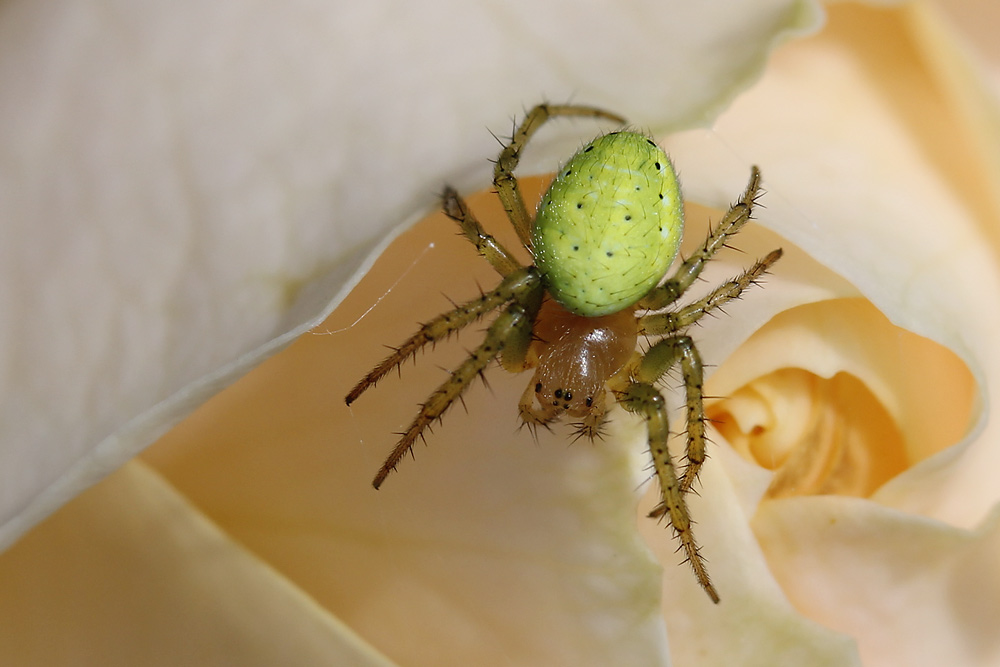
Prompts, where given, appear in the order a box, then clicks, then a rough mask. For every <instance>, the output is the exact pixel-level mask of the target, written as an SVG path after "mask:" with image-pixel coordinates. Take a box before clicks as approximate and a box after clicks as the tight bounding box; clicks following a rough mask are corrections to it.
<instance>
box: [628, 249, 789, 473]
mask: <svg viewBox="0 0 1000 667" xmlns="http://www.w3.org/2000/svg"><path fill="white" fill-rule="evenodd" d="M781 254H782V251H781V249H780V248H778V249H777V250H772V251H771V252H770V253H768V255H767V256H766V257H764V258H763V259H761V260H758V261H757V262H756V263H755V264H754V265H753V266H751V267H750V268H749V269H747V270H746V271H744V272H743V273H741V274H740V275H738V276H736V277H735V278H733V279H732V280H728V281H726V282H725V283H723V284H722V285H720V286H718V287H717V288H715V289H714V290H712V291H711V292H709V293H708V294H707V295H706V296H704V297H703V298H701V299H698V300H697V301H695V302H694V303H691V304H689V305H687V306H685V307H683V308H681V309H680V310H678V311H676V312H672V313H653V314H650V315H644V316H642V317H640V318H639V334H640V335H644V336H664V335H666V336H669V335H672V334H675V333H676V332H678V331H681V330H683V329H686V328H687V327H689V326H691V325H692V324H694V323H695V322H697V321H698V320H699V319H701V318H702V317H704V316H705V315H706V314H707V313H710V312H711V311H713V310H715V309H716V308H719V307H720V306H722V305H723V304H725V303H727V302H729V301H732V300H733V299H736V298H739V296H740V294H742V293H743V290H745V289H746V288H748V287H749V286H750V285H753V284H755V283H756V282H757V280H758V279H759V278H760V277H761V276H762V275H764V273H765V272H766V271H767V270H768V269H769V268H770V267H771V265H772V264H774V263H775V262H777V261H778V259H780V258H781ZM683 339H686V340H687V341H690V340H691V339H690V338H687V337H686V336H685V337H683ZM677 340H682V338H679V337H674V338H666V339H663V340H661V341H659V342H657V343H656V344H655V345H653V347H651V348H650V349H649V351H648V352H647V353H646V354H645V355H644V356H643V358H642V362H641V363H642V365H643V367H645V365H646V364H650V366H649V368H650V371H652V369H653V368H654V366H652V364H655V363H666V365H665V366H664V367H663V368H662V370H661V371H660V372H659V373H657V374H656V377H655V379H654V380H651V381H654V382H655V381H656V380H658V379H659V378H660V377H661V376H662V375H663V374H664V373H666V372H667V371H668V370H669V369H670V367H671V366H673V365H674V363H676V357H669V358H664V359H661V360H660V361H659V362H657V360H656V356H655V355H654V351H657V350H658V349H659V348H660V347H661V346H662V345H664V344H669V345H674V343H672V342H671V341H677ZM659 354H661V353H660V352H656V355H659ZM685 355H687V356H682V357H681V373H682V375H683V378H684V386H685V387H686V388H687V399H686V403H687V406H686V407H687V447H686V454H685V455H686V457H687V461H688V462H687V466H686V467H685V468H684V475H683V477H682V478H681V491H684V492H687V491H688V490H690V489H691V486H692V485H693V484H694V481H695V480H696V479H697V478H698V472H699V471H700V470H701V466H702V465H703V464H704V463H705V458H706V456H707V454H706V451H705V406H704V399H703V396H702V390H701V385H702V367H701V358H700V356H699V355H698V350H697V348H696V347H695V346H694V344H693V343H690V352H686V353H685ZM689 357H690V358H689ZM694 386H697V391H695V390H694V389H693V387H694Z"/></svg>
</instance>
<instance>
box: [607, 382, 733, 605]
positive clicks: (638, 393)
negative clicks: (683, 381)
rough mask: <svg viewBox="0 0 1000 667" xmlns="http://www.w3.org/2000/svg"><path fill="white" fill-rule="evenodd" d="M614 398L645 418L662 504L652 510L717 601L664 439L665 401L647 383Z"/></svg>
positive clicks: (666, 425)
mask: <svg viewBox="0 0 1000 667" xmlns="http://www.w3.org/2000/svg"><path fill="white" fill-rule="evenodd" d="M616 398H617V399H618V402H619V403H621V405H622V407H624V408H625V409H626V410H628V411H629V412H634V413H636V414H639V415H641V416H642V417H643V418H644V419H645V420H646V429H647V431H648V433H649V451H650V454H651V455H652V457H653V466H654V468H655V469H656V477H657V479H658V480H659V482H660V493H661V497H662V500H661V503H660V505H659V506H658V507H657V510H655V511H654V514H657V515H666V516H668V517H669V518H670V525H671V526H672V527H673V529H674V532H675V534H676V535H677V538H678V539H679V540H680V542H681V547H682V548H683V549H684V554H685V556H686V557H687V560H688V562H690V563H691V567H692V568H693V569H694V574H695V577H696V578H697V579H698V583H699V584H701V587H702V588H703V589H705V592H706V593H707V594H708V597H709V598H711V600H712V602H716V603H718V601H719V594H718V593H717V592H716V590H715V587H714V586H712V581H711V579H709V576H708V569H707V568H706V567H705V560H704V558H703V557H702V555H701V552H700V550H699V548H698V545H697V543H696V542H695V540H694V534H693V533H692V530H691V514H690V512H689V511H688V507H687V503H686V502H685V500H684V492H683V490H682V489H681V483H680V481H679V480H678V479H677V471H676V469H675V468H674V463H673V460H672V459H671V457H670V450H669V449H668V448H667V438H668V436H669V434H670V428H669V423H668V420H667V409H666V402H665V401H664V399H663V396H662V394H660V392H659V391H657V389H656V388H655V387H654V386H653V385H652V384H649V383H648V382H641V381H640V382H632V383H631V384H629V385H628V386H626V387H625V388H624V389H623V390H621V391H619V392H616Z"/></svg>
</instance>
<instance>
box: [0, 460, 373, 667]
mask: <svg viewBox="0 0 1000 667" xmlns="http://www.w3.org/2000/svg"><path fill="white" fill-rule="evenodd" d="M0 587H2V588H3V591H4V595H3V604H2V605H0V623H2V624H3V627H4V641H3V650H2V655H3V662H4V664H7V665H58V664H61V665H78V664H83V663H86V664H105V665H107V664H116V665H151V664H155V665H177V664H198V665H208V664H217V665H224V664H228V665H234V664H237V665H262V666H263V665H278V664H283V665H289V664H294V665H319V664H340V665H359V666H361V665H365V666H367V665H372V666H374V665H388V664H390V663H389V661H388V660H386V659H385V658H384V657H382V656H380V655H379V654H378V653H376V652H375V651H374V650H372V649H371V648H370V647H367V646H365V645H364V644H363V643H362V642H361V641H360V640H359V639H358V638H357V637H356V636H355V635H353V633H351V632H350V631H349V630H348V629H347V628H346V627H345V626H344V625H343V624H342V623H341V622H339V621H338V620H337V619H335V618H333V617H332V616H330V614H329V613H328V612H326V611H325V610H323V609H322V608H321V607H319V606H318V605H316V603H315V602H314V601H313V600H311V599H309V597H308V596H306V595H304V594H303V593H302V591H301V590H299V589H298V588H296V587H295V586H294V585H292V584H291V583H290V582H289V581H288V580H287V579H285V578H284V577H282V576H281V575H280V574H278V573H277V572H275V571H274V570H273V569H272V568H270V567H269V566H268V565H267V564H265V563H263V562H261V561H260V560H258V559H257V558H255V557H254V556H253V555H252V554H249V553H247V551H246V550H245V549H244V547H243V546H241V545H240V544H238V543H237V542H234V541H233V540H232V539H231V538H230V537H229V536H227V535H224V534H223V533H220V532H219V530H218V528H217V527H216V526H214V525H212V524H211V523H210V522H208V521H206V520H205V518H204V517H203V516H202V515H201V514H200V513H199V512H198V511H197V510H196V509H195V508H194V507H193V506H192V505H191V504H190V503H188V502H187V501H185V500H184V499H183V498H181V497H179V496H178V495H177V492H176V491H175V490H174V489H172V488H171V487H170V486H169V485H167V484H165V483H164V482H163V480H162V479H159V477H158V476H157V475H156V473H154V472H152V471H150V470H149V469H148V468H147V467H146V466H144V465H143V464H141V463H136V462H133V463H130V464H128V465H127V466H125V467H124V468H123V469H122V470H120V471H118V472H117V473H115V474H114V475H112V476H111V477H110V478H109V479H108V480H107V481H105V483H103V484H101V485H100V486H98V487H96V488H94V489H92V490H90V491H88V492H87V493H85V494H83V495H82V496H80V498H78V499H77V500H76V501H75V502H73V503H72V504H70V505H69V506H68V507H66V509H65V510H64V511H62V512H59V513H58V514H56V515H55V516H54V517H52V519H51V520H50V521H47V522H46V523H45V524H44V525H43V526H41V527H40V528H39V530H36V531H34V532H32V533H31V535H30V536H28V537H26V538H25V539H24V540H22V541H21V542H19V543H18V544H17V545H16V546H14V547H13V548H12V549H10V550H9V551H8V552H6V553H4V554H3V555H0ZM42 638H44V640H42Z"/></svg>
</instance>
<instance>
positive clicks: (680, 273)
mask: <svg viewBox="0 0 1000 667" xmlns="http://www.w3.org/2000/svg"><path fill="white" fill-rule="evenodd" d="M760 192H761V189H760V169H758V168H757V167H756V166H754V167H751V169H750V181H749V182H748V183H747V187H746V190H744V191H743V194H742V195H740V198H739V199H738V200H737V201H736V203H735V204H733V205H732V206H731V207H730V209H729V211H728V212H727V213H726V214H725V215H724V216H723V217H722V220H720V221H719V224H717V225H716V226H715V228H714V229H713V230H712V231H711V233H710V234H709V235H708V238H706V239H705V242H704V243H703V244H702V246H701V247H700V248H698V250H696V251H695V253H694V254H693V255H691V256H690V257H688V258H687V259H686V260H684V263H682V264H681V266H680V268H679V269H677V271H676V273H674V275H673V276H671V277H670V279H669V280H667V281H665V282H664V283H663V284H661V285H660V286H659V287H657V288H655V289H654V290H652V291H651V292H650V293H649V294H647V295H646V296H645V297H644V298H643V299H642V300H641V301H640V302H639V306H640V307H641V308H647V309H649V310H660V309H661V308H666V307H667V306H669V305H670V304H672V303H673V302H674V301H676V300H677V299H679V298H680V296H681V295H682V294H684V292H685V291H687V289H688V287H690V286H691V284H692V283H693V282H694V281H695V280H696V279H697V278H698V276H699V275H701V271H702V269H704V268H705V264H706V263H707V262H708V261H709V260H710V259H712V257H713V256H714V255H715V253H717V252H718V251H719V250H720V249H722V248H723V247H724V246H725V245H726V242H727V241H728V240H729V239H730V238H731V237H733V236H734V235H735V234H736V233H737V232H739V231H740V229H742V228H743V225H745V224H746V223H747V222H748V221H749V220H750V217H751V216H752V215H753V207H754V205H755V204H756V203H757V197H758V196H760Z"/></svg>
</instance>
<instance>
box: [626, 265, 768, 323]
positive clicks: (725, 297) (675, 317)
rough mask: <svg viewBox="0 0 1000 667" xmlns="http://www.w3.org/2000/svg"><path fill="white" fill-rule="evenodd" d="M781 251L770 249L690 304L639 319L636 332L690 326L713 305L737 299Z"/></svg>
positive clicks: (713, 306) (710, 309)
mask: <svg viewBox="0 0 1000 667" xmlns="http://www.w3.org/2000/svg"><path fill="white" fill-rule="evenodd" d="M781 254H782V250H781V248H778V249H777V250H772V251H771V252H770V253H768V255H767V256H766V257H764V258H763V259H759V260H757V262H756V263H754V265H753V266H751V267H750V268H749V269H747V270H746V271H744V272H743V273H741V274H740V275H738V276H736V277H735V278H732V279H731V280H728V281H726V282H724V283H722V284H721V285H719V286H718V287H716V288H715V289H714V290H712V291H711V292H709V293H708V294H707V295H706V296H704V297H702V298H701V299H698V300H697V301H695V302H694V303H691V304H689V305H687V306H684V307H683V308H681V309H680V310H677V311H674V312H671V313H652V314H650V315H644V316H642V317H640V318H639V333H640V334H641V335H645V336H655V335H665V334H671V333H674V332H676V331H680V330H681V329H684V328H686V327H689V326H691V325H692V324H694V323H695V322H697V321H698V320H700V319H701V318H702V317H703V316H705V315H706V314H708V313H710V312H712V311H713V310H715V309H716V308H719V307H720V306H722V305H724V304H726V303H728V302H730V301H732V300H733V299H737V298H739V296H740V295H741V294H742V293H743V290H745V289H746V288H748V287H750V286H751V285H753V284H755V283H756V282H757V280H758V279H759V278H760V277H761V276H762V275H764V273H766V272H767V270H768V269H770V268H771V265H772V264H774V263H775V262H777V261H778V260H779V259H781Z"/></svg>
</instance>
